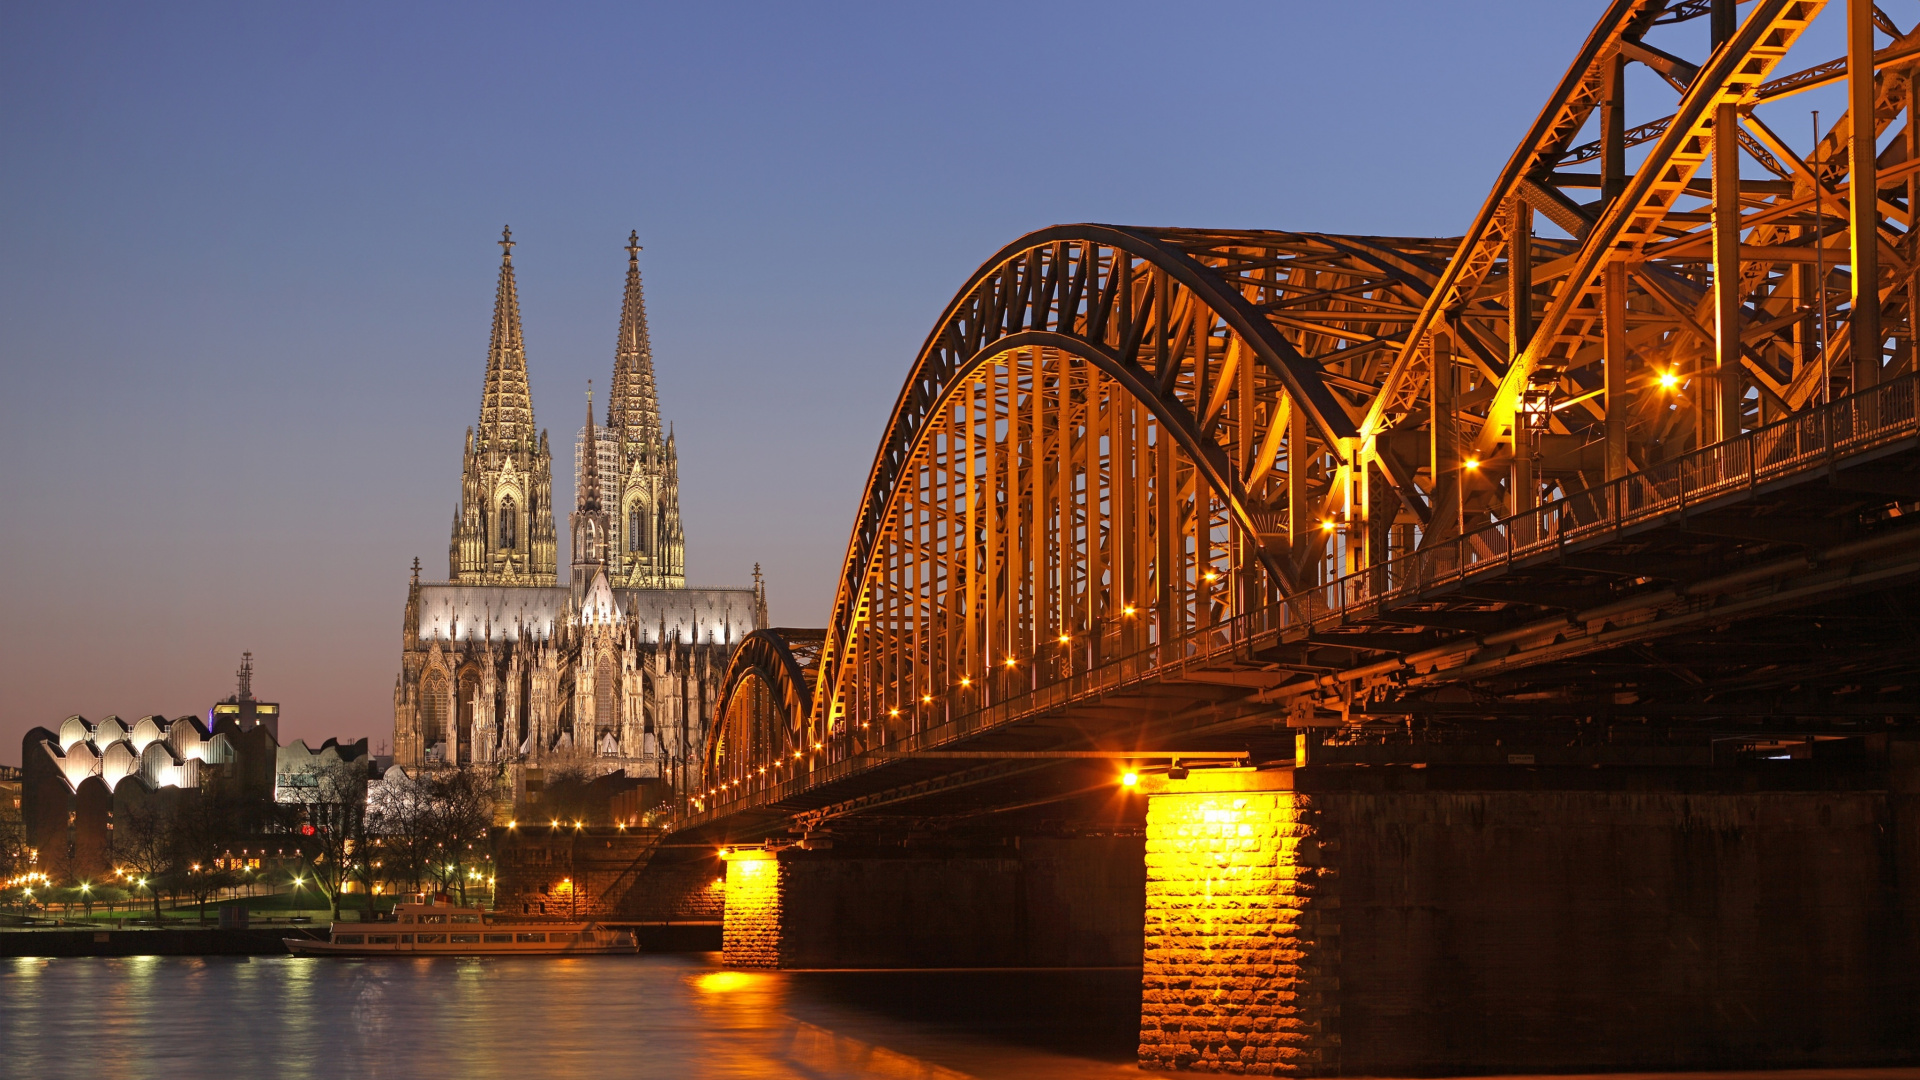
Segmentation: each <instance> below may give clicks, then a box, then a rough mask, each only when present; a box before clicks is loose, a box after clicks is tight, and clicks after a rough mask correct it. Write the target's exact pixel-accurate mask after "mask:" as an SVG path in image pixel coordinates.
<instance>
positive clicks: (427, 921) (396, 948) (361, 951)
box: [282, 900, 640, 956]
mask: <svg viewBox="0 0 1920 1080" xmlns="http://www.w3.org/2000/svg"><path fill="white" fill-rule="evenodd" d="M393 912H394V919H393V921H391V922H386V921H381V922H370V923H368V922H337V923H334V924H332V925H331V926H330V927H329V928H328V934H327V939H326V940H325V941H320V940H316V939H313V938H291V937H290V938H283V939H282V940H284V941H285V942H286V943H287V949H288V950H289V951H291V952H293V953H295V954H296V955H301V956H584V955H593V954H600V953H636V952H639V951H640V943H639V942H638V941H637V940H636V939H635V938H634V935H633V931H631V930H613V929H609V928H607V927H604V926H601V925H599V924H598V923H592V922H565V921H555V920H550V919H513V918H500V917H496V916H495V915H494V914H493V913H492V912H489V911H486V910H485V909H483V908H477V907H459V906H457V905H454V904H444V903H438V902H436V901H434V900H424V901H422V902H417V903H405V904H399V905H396V906H395V907H394V909H393Z"/></svg>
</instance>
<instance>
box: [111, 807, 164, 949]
mask: <svg viewBox="0 0 1920 1080" xmlns="http://www.w3.org/2000/svg"><path fill="white" fill-rule="evenodd" d="M132 783H133V784H134V785H135V787H134V792H133V793H132V794H131V795H130V797H129V798H127V799H126V800H125V802H124V804H123V806H124V809H122V810H121V812H119V813H117V814H115V815H114V818H115V828H114V830H113V831H114V837H113V854H114V858H115V860H116V861H117V862H119V864H120V865H121V867H122V868H123V872H125V871H131V873H130V874H128V875H127V876H128V877H129V879H130V880H131V881H133V882H134V883H135V884H136V885H138V886H139V887H141V888H144V889H146V890H147V895H148V896H150V897H152V899H153V920H154V921H155V922H159V921H160V887H161V885H163V884H165V883H166V882H167V880H168V879H169V878H170V877H171V876H172V875H173V873H174V871H175V869H176V868H177V867H178V865H179V847H180V845H179V842H178V837H177V836H176V829H177V817H178V815H177V813H176V810H177V807H176V805H175V800H174V799H171V798H167V797H164V796H162V795H160V794H157V793H148V792H146V791H145V789H144V788H139V786H138V782H137V781H133V782H132ZM122 788H123V789H125V788H126V785H125V784H123V785H122Z"/></svg>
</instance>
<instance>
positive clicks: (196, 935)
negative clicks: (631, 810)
mask: <svg viewBox="0 0 1920 1080" xmlns="http://www.w3.org/2000/svg"><path fill="white" fill-rule="evenodd" d="M631 929H632V930H633V931H634V934H635V935H636V936H637V937H638V938H639V941H640V949H641V951H642V952H654V953H696V952H718V951H719V950H720V925H719V924H718V923H704V922H695V923H648V924H643V925H637V926H633V927H631ZM326 933H327V931H326V923H325V921H321V922H319V923H318V924H317V925H310V926H309V925H279V926H250V927H246V928H244V929H241V928H231V929H224V930H223V929H220V928H218V927H214V926H202V927H152V926H139V927H124V928H123V927H109V926H99V925H96V926H82V927H73V926H61V927H32V928H23V929H8V930H0V957H10V956H279V955H283V954H285V953H286V951H287V946H286V943H285V939H286V938H289V937H306V938H324V937H325V936H326Z"/></svg>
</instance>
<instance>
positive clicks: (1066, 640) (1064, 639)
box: [1060, 634, 1073, 645]
mask: <svg viewBox="0 0 1920 1080" xmlns="http://www.w3.org/2000/svg"><path fill="white" fill-rule="evenodd" d="M1072 640H1073V638H1072V637H1071V636H1069V635H1067V634H1061V635H1060V644H1062V645H1065V644H1067V643H1069V642H1071V641H1072Z"/></svg>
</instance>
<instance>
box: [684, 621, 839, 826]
mask: <svg viewBox="0 0 1920 1080" xmlns="http://www.w3.org/2000/svg"><path fill="white" fill-rule="evenodd" d="M822 637H823V633H822V632H821V631H819V630H792V629H784V628H783V629H766V630H756V631H754V632H753V633H751V634H748V635H747V636H746V637H745V638H742V639H741V641H740V645H739V647H738V648H736V649H735V650H734V651H733V656H732V658H731V659H730V660H729V661H728V663H727V672H726V675H725V677H724V678H723V680H722V682H721V690H720V699H719V701H718V703H717V706H716V708H715V709H714V713H713V715H714V727H713V732H712V733H711V735H710V736H709V737H708V739H707V746H706V756H705V760H704V763H703V768H702V771H701V777H702V781H701V782H702V783H703V784H704V785H705V786H707V787H716V788H717V787H718V786H720V785H723V784H724V785H728V786H732V785H735V784H740V783H744V782H747V781H748V780H749V778H758V777H763V776H765V775H766V774H767V772H768V770H769V769H771V767H772V765H773V763H774V762H779V761H785V760H789V759H790V758H791V757H792V754H793V752H794V751H795V750H801V751H802V753H804V748H806V747H807V746H808V745H809V743H808V739H809V725H808V723H807V714H808V711H809V710H810V708H811V705H812V698H813V694H812V676H813V674H814V665H815V663H816V662H817V660H818V658H819V654H820V642H821V640H822Z"/></svg>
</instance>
